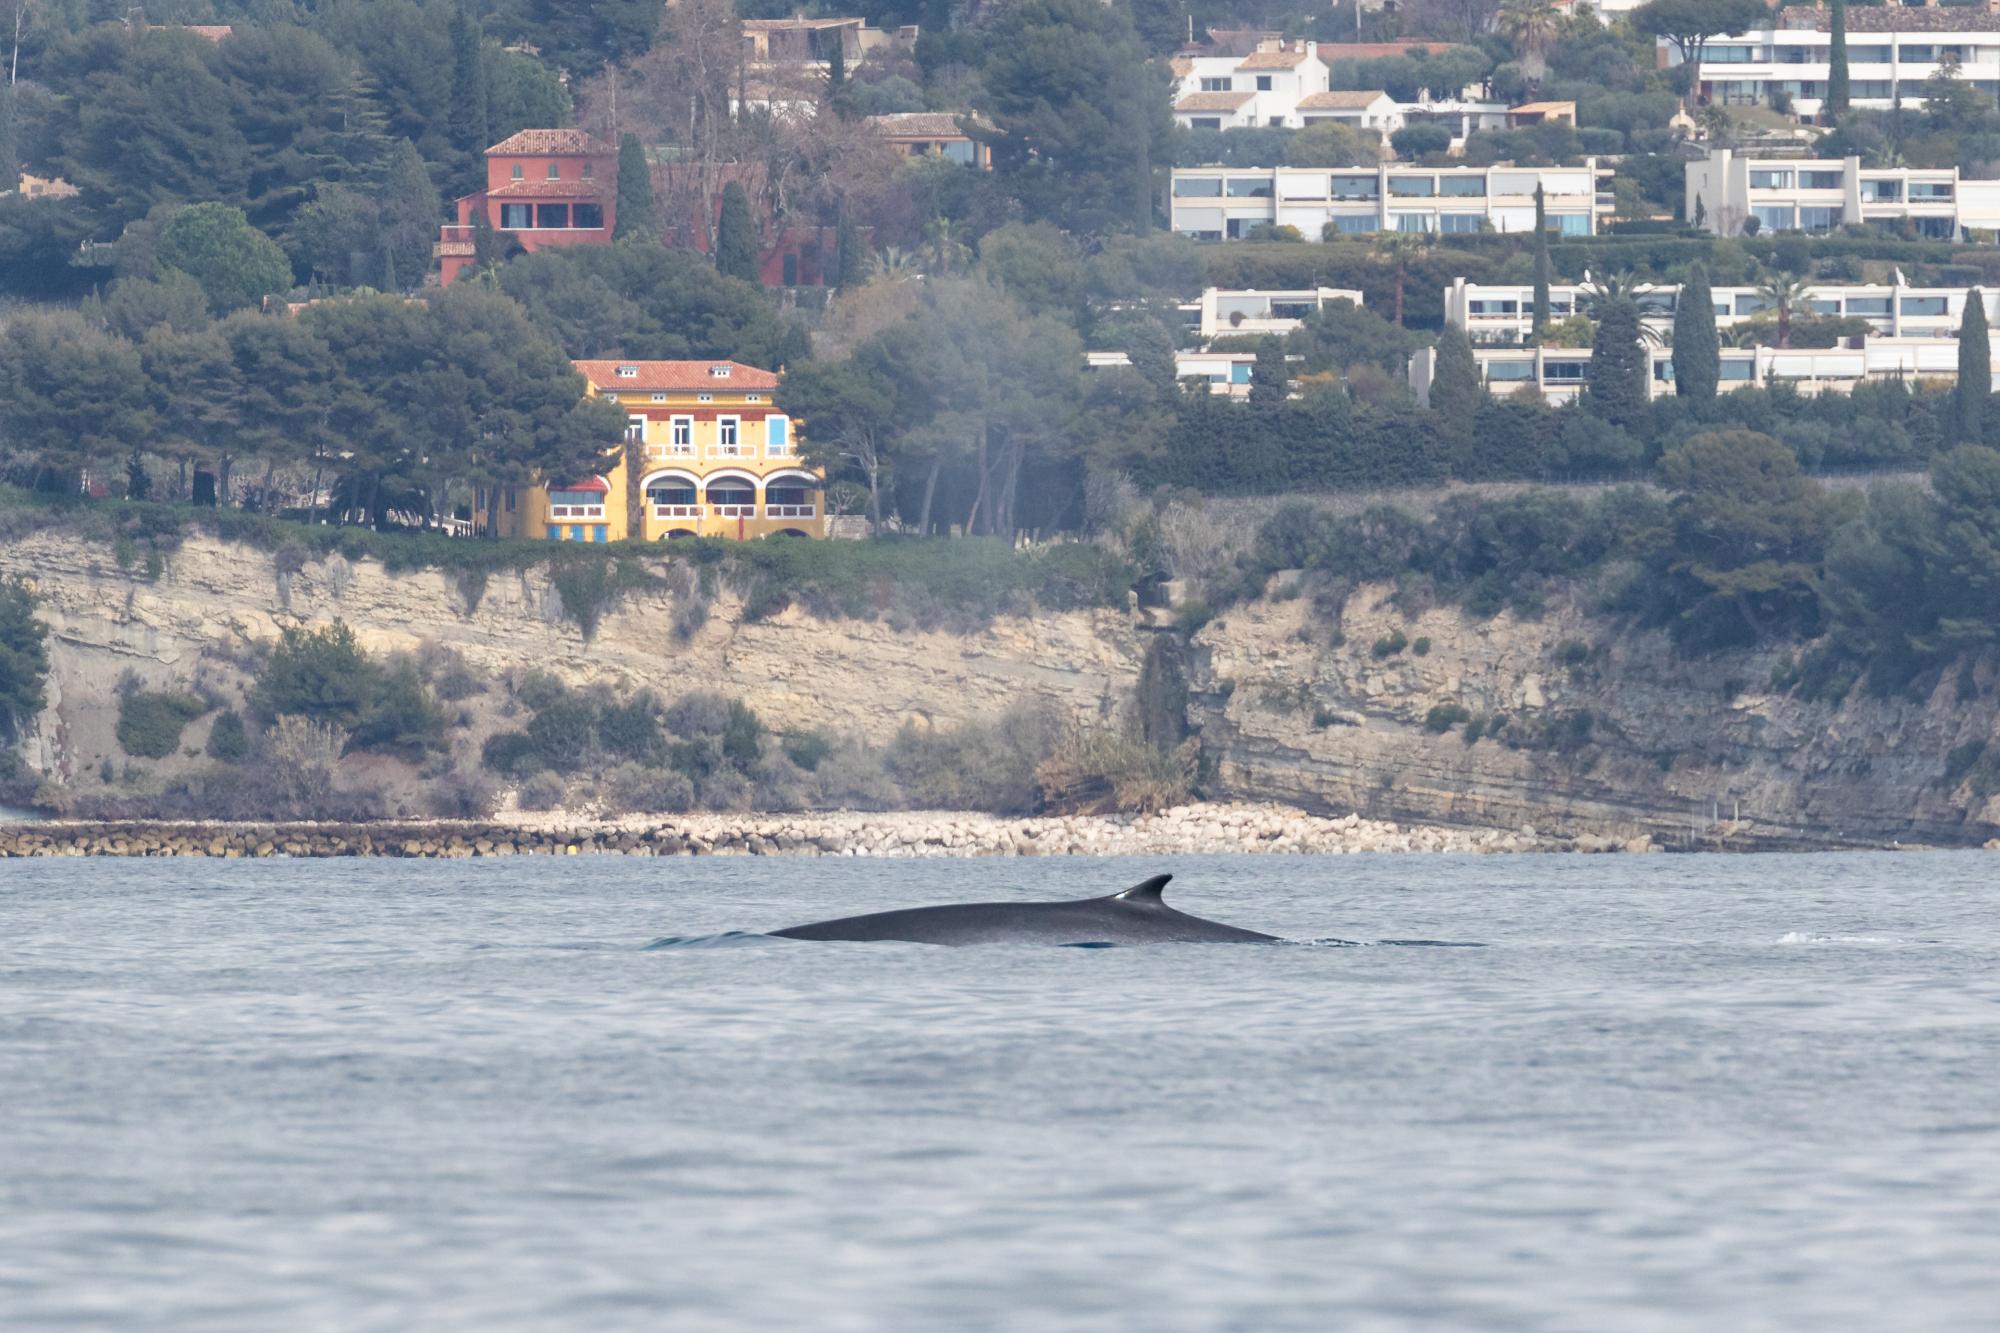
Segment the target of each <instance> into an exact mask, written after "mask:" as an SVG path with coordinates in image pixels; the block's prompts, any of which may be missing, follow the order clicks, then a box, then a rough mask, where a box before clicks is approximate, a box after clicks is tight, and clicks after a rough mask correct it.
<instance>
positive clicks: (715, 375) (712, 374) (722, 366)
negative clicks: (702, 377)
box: [708, 361, 729, 380]
mask: <svg viewBox="0 0 2000 1333" xmlns="http://www.w3.org/2000/svg"><path fill="white" fill-rule="evenodd" d="M708 377H709V378H710V379H712V380H726V379H728V378H729V363H728V362H726V361H724V362H720V363H718V364H716V365H713V366H710V367H709V368H708Z"/></svg>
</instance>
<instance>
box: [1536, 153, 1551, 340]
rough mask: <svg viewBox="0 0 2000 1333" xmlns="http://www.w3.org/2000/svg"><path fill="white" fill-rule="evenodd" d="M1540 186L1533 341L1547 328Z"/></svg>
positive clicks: (1546, 251)
mask: <svg viewBox="0 0 2000 1333" xmlns="http://www.w3.org/2000/svg"><path fill="white" fill-rule="evenodd" d="M1548 222H1549V219H1548V213H1547V212H1546V211H1545V209H1544V207H1543V203H1542V187H1541V186H1540V185H1539V184H1538V185H1536V186H1535V325H1534V328H1535V341H1536V342H1538V343H1539V342H1540V341H1541V340H1542V335H1543V334H1545V333H1547V332H1548V329H1549V225H1548Z"/></svg>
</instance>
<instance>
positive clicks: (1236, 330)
mask: <svg viewBox="0 0 2000 1333" xmlns="http://www.w3.org/2000/svg"><path fill="white" fill-rule="evenodd" d="M1329 301H1350V302H1352V303H1353V304H1355V305H1361V304H1363V297H1362V294H1361V293H1360V292H1358V291H1354V290H1352V289H1350V288H1346V287H1313V288H1306V289H1304V290H1301V291H1256V290H1241V291H1239V290H1231V289H1227V288H1222V287H1210V288H1208V289H1207V290H1206V291H1204V292H1203V293H1202V294H1201V300H1200V301H1199V302H1196V303H1194V304H1192V305H1191V306H1183V307H1182V310H1183V312H1184V313H1187V314H1189V315H1191V316H1192V318H1191V319H1190V321H1189V323H1190V326H1191V327H1192V328H1193V329H1194V330H1195V331H1196V332H1197V333H1199V334H1200V335H1201V337H1202V340H1203V341H1204V342H1205V341H1207V340H1208V339H1210V338H1221V337H1245V338H1254V337H1261V336H1262V335H1264V334H1267V333H1270V334H1276V335H1278V336H1279V337H1283V336H1284V335H1285V334H1287V333H1290V332H1291V331H1292V330H1293V329H1296V328H1297V327H1299V325H1300V324H1302V323H1304V322H1305V319H1306V316H1308V315H1310V314H1312V313H1313V312H1314V311H1316V310H1318V309H1319V308H1320V307H1321V306H1324V305H1325V304H1327V302H1329Z"/></svg>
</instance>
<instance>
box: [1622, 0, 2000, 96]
mask: <svg viewBox="0 0 2000 1333" xmlns="http://www.w3.org/2000/svg"><path fill="white" fill-rule="evenodd" d="M1832 28H1833V11H1832V10H1831V9H1828V8H1821V7H1819V6H1817V5H1789V6H1786V7H1785V8H1784V9H1781V10H1779V11H1778V12H1777V14H1776V16H1775V17H1774V18H1773V19H1772V20H1771V22H1770V23H1769V24H1768V25H1766V26H1764V27H1760V28H1754V29H1752V30H1751V31H1749V32H1745V33H1738V34H1735V35H1732V36H1727V37H1716V38H1713V39H1711V40H1710V41H1709V42H1708V43H1707V44H1706V45H1705V46H1704V47H1703V49H1702V55H1701V67H1700V68H1699V69H1698V70H1696V71H1695V78H1694V91H1695V96H1696V98H1697V99H1698V100H1700V101H1703V102H1709V103H1714V104H1715V105H1718V106H1768V105H1769V104H1770V101H1771V96H1772V94H1774V93H1784V94H1787V95H1788V96H1790V97H1791V99H1792V110H1793V112H1794V113H1795V114H1796V115H1798V117H1799V118H1800V119H1801V120H1812V119H1815V118H1817V117H1818V116H1819V115H1820V113H1821V111H1822V110H1823V108H1824V104H1825V98H1826V84H1827V78H1828V76H1829V74H1830V72H1831V69H1832V56H1831V46H1832V41H1833V33H1832ZM1660 48H1661V52H1662V58H1663V60H1664V61H1665V62H1666V63H1668V64H1679V63H1680V53H1679V52H1678V51H1677V50H1676V49H1675V48H1674V47H1673V46H1672V44H1671V43H1669V42H1667V41H1666V40H1665V39H1661V41H1660ZM1954 60H1955V61H1956V62H1957V64H1958V70H1959V73H1958V77H1959V78H1961V79H1963V80H1965V81H1966V82H1968V83H1970V84H1972V85H1973V86H1974V87H1975V88H1977V89H1979V90H1980V91H1981V92H1983V93H1985V94H1986V96H1987V99H1988V101H1989V103H1990V102H1991V100H1992V99H1993V98H1994V97H1995V96H1996V95H2000V13H1993V12H1990V11H1988V10H1986V9H1984V8H1980V9H1970V8H1950V9H1943V8H1936V9H1933V8H1905V7H1903V6H1900V5H1891V6H1888V7H1884V8H1861V7H1859V6H1855V5H1849V6H1848V8H1847V78H1848V101H1849V104H1850V105H1852V106H1855V107H1863V108H1868V109H1871V110H1882V111H1886V110H1888V109H1889V108H1890V107H1892V106H1894V105H1896V103H1897V102H1898V100H1899V99H1900V101H1901V103H1902V105H1903V106H1905V107H1920V106H1922V105H1923V100H1924V99H1923V82H1924V80H1925V79H1928V78H1930V77H1931V76H1932V75H1933V74H1935V73H1937V72H1938V70H1939V68H1940V67H1942V66H1945V65H1947V64H1948V62H1950V61H1954Z"/></svg>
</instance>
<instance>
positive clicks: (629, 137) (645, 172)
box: [611, 134, 660, 240]
mask: <svg viewBox="0 0 2000 1333" xmlns="http://www.w3.org/2000/svg"><path fill="white" fill-rule="evenodd" d="M659 234H660V228H659V223H658V221H656V220H655V219H654V217H653V171H652V168H651V167H649V166H648V165H647V163H646V150H645V149H644V148H642V147H640V145H639V136H638V135H636V134H621V135H619V136H618V219H617V221H616V222H615V223H614V224H613V225H612V228H611V238H612V239H613V240H618V239H619V238H621V237H625V236H644V237H646V238H647V239H649V240H652V239H656V238H657V237H658V236H659Z"/></svg>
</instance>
